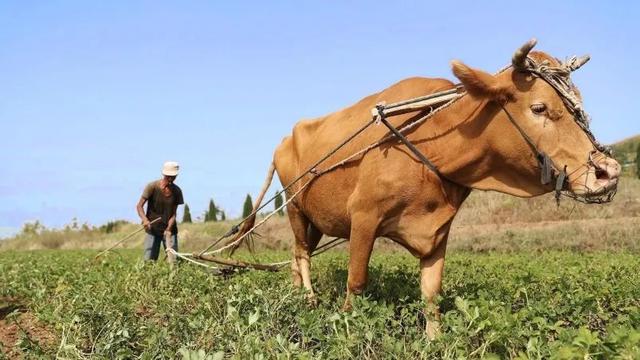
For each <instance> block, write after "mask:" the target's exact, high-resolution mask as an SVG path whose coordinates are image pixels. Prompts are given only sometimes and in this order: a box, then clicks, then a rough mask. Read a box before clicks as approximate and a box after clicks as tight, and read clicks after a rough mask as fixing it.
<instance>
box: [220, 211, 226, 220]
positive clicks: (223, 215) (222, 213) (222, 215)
mask: <svg viewBox="0 0 640 360" xmlns="http://www.w3.org/2000/svg"><path fill="white" fill-rule="evenodd" d="M225 220H227V214H225V213H224V211H220V221H225Z"/></svg>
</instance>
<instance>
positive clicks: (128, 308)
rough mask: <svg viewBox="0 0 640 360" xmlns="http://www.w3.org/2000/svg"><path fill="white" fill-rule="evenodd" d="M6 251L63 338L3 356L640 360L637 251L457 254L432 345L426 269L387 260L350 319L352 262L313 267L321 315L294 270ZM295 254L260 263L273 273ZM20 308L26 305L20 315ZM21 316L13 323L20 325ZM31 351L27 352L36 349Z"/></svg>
mask: <svg viewBox="0 0 640 360" xmlns="http://www.w3.org/2000/svg"><path fill="white" fill-rule="evenodd" d="M93 255H95V252H94V251H37V252H5V253H1V254H0V299H4V300H5V301H9V300H7V299H10V301H12V302H14V303H18V302H19V303H20V305H21V307H22V310H20V311H22V312H25V311H26V312H29V313H31V314H33V315H34V316H35V317H37V319H38V321H39V323H40V325H41V326H44V327H47V328H49V329H50V331H51V332H52V333H53V335H54V337H55V342H54V344H52V345H49V346H46V345H44V344H42V343H40V344H39V343H38V339H37V338H33V337H31V338H28V339H27V337H25V336H23V338H22V340H21V341H17V342H16V343H15V344H13V345H12V346H13V349H7V348H5V349H4V351H5V352H6V353H9V351H18V352H22V353H23V354H24V355H26V356H27V357H38V356H39V354H40V355H42V354H44V356H45V357H53V356H58V357H62V358H98V359H112V358H121V359H128V358H133V357H141V358H144V359H151V358H154V359H155V358H171V359H173V358H186V359H223V358H237V359H267V358H282V359H285V358H309V359H311V358H313V359H316V358H335V359H344V358H434V359H435V358H481V357H488V358H490V357H495V358H559V359H573V358H575V359H578V358H580V359H584V358H603V359H604V358H615V357H618V358H626V359H634V358H636V359H637V358H640V346H639V345H638V344H640V280H639V279H640V276H638V272H637V271H638V269H640V259H639V258H638V256H637V255H635V254H632V253H625V252H620V253H612V252H601V253H598V252H596V253H589V254H582V253H570V252H550V253H544V252H542V253H535V254H525V253H515V254H509V255H505V254H493V253H489V254H471V253H452V254H450V255H449V256H448V258H447V264H446V267H445V277H444V284H443V287H444V292H443V295H442V297H441V299H440V308H441V309H442V311H443V319H442V335H441V336H440V337H439V338H437V339H436V340H435V341H429V340H428V339H427V338H426V336H425V334H424V331H423V329H424V326H425V319H424V315H423V313H422V310H423V306H424V304H423V302H422V300H421V298H420V290H419V285H418V266H417V260H416V259H413V258H411V257H409V256H405V255H398V254H388V253H378V254H377V256H374V258H373V259H372V263H371V266H370V282H369V287H368V289H367V291H366V293H365V296H364V297H361V298H357V299H356V301H355V302H354V310H353V311H352V312H348V313H345V312H342V311H340V307H341V305H342V302H343V301H344V293H345V283H346V274H347V273H346V268H347V256H346V255H345V254H343V253H338V252H330V253H328V254H326V255H323V256H321V257H319V258H317V259H316V258H314V263H313V268H312V274H313V281H314V286H315V289H316V291H317V293H318V295H319V300H320V303H319V305H318V306H317V307H315V308H311V307H309V306H308V305H307V302H306V301H305V297H304V293H303V291H300V290H297V289H294V288H293V287H292V286H291V284H290V278H289V273H288V271H286V270H285V271H283V272H280V273H268V272H243V273H239V274H236V275H235V276H232V277H230V278H228V279H225V278H222V277H220V276H217V275H213V274H211V273H209V272H208V271H206V270H204V269H202V268H199V267H196V266H194V265H191V264H187V263H183V264H179V266H178V267H177V269H176V270H174V271H172V270H171V269H170V268H169V267H168V266H166V264H163V263H158V264H154V263H142V262H141V261H139V255H140V254H139V252H137V251H136V252H129V251H126V252H124V255H117V254H114V253H112V254H109V255H108V256H106V257H105V258H103V259H102V260H101V261H100V262H97V263H94V262H93V261H92V258H93ZM286 256H287V254H286V253H276V252H272V253H264V254H260V256H259V257H260V259H261V260H263V261H267V260H275V259H281V258H282V257H286ZM14 306H15V304H14ZM18 315H20V314H17V315H16V314H13V315H12V316H10V317H8V318H7V319H4V320H3V321H5V322H10V321H12V320H11V319H12V317H16V316H18ZM25 339H26V340H25Z"/></svg>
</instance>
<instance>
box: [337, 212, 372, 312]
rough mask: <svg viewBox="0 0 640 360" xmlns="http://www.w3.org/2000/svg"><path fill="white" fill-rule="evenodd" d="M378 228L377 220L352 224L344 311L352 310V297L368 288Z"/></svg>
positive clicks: (363, 220)
mask: <svg viewBox="0 0 640 360" xmlns="http://www.w3.org/2000/svg"><path fill="white" fill-rule="evenodd" d="M376 228H377V221H376V218H371V219H361V220H359V221H353V220H352V223H351V235H350V237H349V273H348V276H347V297H346V298H345V301H344V305H343V306H342V309H343V310H344V311H349V310H351V297H352V296H353V295H360V294H362V292H363V291H364V289H365V287H366V286H367V277H368V271H369V259H370V258H371V251H372V250H373V243H374V241H375V235H376Z"/></svg>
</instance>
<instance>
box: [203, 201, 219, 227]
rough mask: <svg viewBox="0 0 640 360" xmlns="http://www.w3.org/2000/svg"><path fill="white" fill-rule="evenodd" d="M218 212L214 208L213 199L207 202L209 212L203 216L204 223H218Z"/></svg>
mask: <svg viewBox="0 0 640 360" xmlns="http://www.w3.org/2000/svg"><path fill="white" fill-rule="evenodd" d="M219 211H220V210H219V209H218V208H217V207H216V204H215V203H214V202H213V199H211V200H209V210H208V211H207V212H205V214H204V221H205V222H206V221H218V212H219Z"/></svg>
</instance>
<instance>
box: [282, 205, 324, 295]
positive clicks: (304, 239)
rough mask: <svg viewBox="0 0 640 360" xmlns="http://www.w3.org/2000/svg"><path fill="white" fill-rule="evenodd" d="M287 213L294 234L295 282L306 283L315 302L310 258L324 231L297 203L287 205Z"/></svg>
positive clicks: (293, 263) (293, 275)
mask: <svg viewBox="0 0 640 360" xmlns="http://www.w3.org/2000/svg"><path fill="white" fill-rule="evenodd" d="M287 214H288V216H289V223H290V224H291V229H292V230H293V235H294V241H293V246H292V251H293V261H292V262H291V275H292V277H293V284H294V285H295V286H297V287H300V286H301V285H304V287H305V289H306V290H307V291H308V292H309V295H308V298H309V299H310V300H311V301H312V302H314V303H315V294H314V292H313V287H312V286H311V259H310V258H311V254H312V253H313V251H314V250H315V249H316V247H317V246H318V242H320V238H322V233H321V232H320V231H319V230H318V229H317V228H316V227H315V226H314V225H313V224H312V223H311V222H310V221H309V220H308V219H307V217H306V216H305V215H304V214H302V212H301V211H300V210H299V209H298V208H297V207H296V206H295V205H291V206H287Z"/></svg>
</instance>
